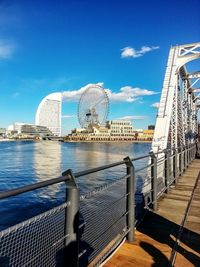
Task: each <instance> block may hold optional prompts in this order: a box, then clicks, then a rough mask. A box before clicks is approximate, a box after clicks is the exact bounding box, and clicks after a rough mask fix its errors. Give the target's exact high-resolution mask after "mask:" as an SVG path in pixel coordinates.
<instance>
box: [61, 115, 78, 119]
mask: <svg viewBox="0 0 200 267" xmlns="http://www.w3.org/2000/svg"><path fill="white" fill-rule="evenodd" d="M75 117H76V115H62V118H63V119H70V118H75Z"/></svg>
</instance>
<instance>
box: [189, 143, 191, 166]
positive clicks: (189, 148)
mask: <svg viewBox="0 0 200 267" xmlns="http://www.w3.org/2000/svg"><path fill="white" fill-rule="evenodd" d="M190 163H191V144H190V145H189V164H190Z"/></svg>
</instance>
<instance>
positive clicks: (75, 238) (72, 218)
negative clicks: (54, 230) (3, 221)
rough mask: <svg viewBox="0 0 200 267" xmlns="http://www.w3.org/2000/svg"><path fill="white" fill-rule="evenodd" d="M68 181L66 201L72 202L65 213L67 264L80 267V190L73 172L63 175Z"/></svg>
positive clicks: (68, 171) (69, 171) (66, 172)
mask: <svg viewBox="0 0 200 267" xmlns="http://www.w3.org/2000/svg"><path fill="white" fill-rule="evenodd" d="M62 175H63V176H68V177H69V180H67V181H66V201H67V202H70V205H69V207H68V208H67V209H66V212H65V229H64V235H65V239H64V245H65V263H67V266H70V267H72V266H73V267H78V266H79V189H78V186H77V185H76V182H75V177H74V175H73V173H72V171H71V170H67V171H65V172H63V173H62Z"/></svg>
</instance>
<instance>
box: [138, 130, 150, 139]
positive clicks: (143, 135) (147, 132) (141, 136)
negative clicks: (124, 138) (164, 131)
mask: <svg viewBox="0 0 200 267" xmlns="http://www.w3.org/2000/svg"><path fill="white" fill-rule="evenodd" d="M153 135H154V130H143V132H139V133H138V136H137V140H138V141H152V139H153Z"/></svg>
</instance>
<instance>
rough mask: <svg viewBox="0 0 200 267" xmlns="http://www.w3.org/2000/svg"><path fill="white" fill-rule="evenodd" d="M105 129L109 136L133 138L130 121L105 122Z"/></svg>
mask: <svg viewBox="0 0 200 267" xmlns="http://www.w3.org/2000/svg"><path fill="white" fill-rule="evenodd" d="M106 127H107V128H108V129H109V130H110V135H111V136H128V137H130V136H135V133H134V130H133V126H132V124H131V121H125V120H113V121H107V122H106Z"/></svg>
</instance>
